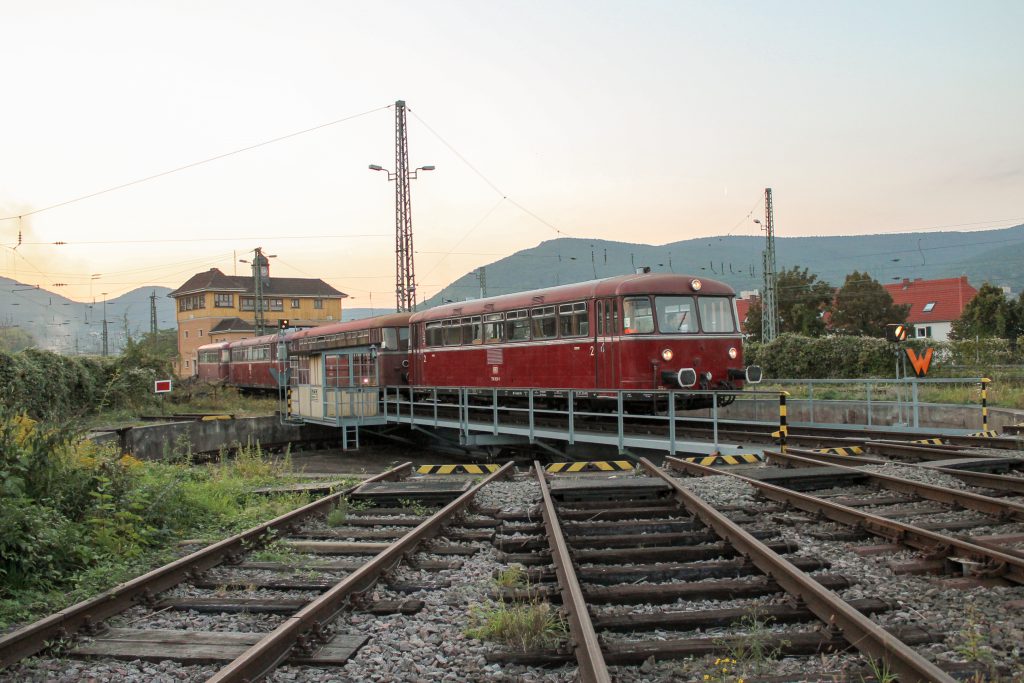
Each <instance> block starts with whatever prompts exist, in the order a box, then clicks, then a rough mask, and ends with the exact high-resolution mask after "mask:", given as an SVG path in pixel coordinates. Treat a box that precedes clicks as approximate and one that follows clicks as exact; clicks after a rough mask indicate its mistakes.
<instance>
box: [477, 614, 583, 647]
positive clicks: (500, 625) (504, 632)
mask: <svg viewBox="0 0 1024 683" xmlns="http://www.w3.org/2000/svg"><path fill="white" fill-rule="evenodd" d="M469 621H470V627H469V628H467V629H466V631H465V633H466V635H467V636H469V637H470V638H476V639H478V640H486V641H491V642H495V643H500V644H502V645H505V646H507V647H510V648H513V649H516V650H519V651H521V652H529V651H531V650H538V649H543V648H549V647H554V646H556V645H558V643H559V642H561V641H562V640H563V639H564V638H565V634H566V626H565V621H563V619H562V617H561V615H560V614H559V613H558V610H556V609H555V608H554V607H552V605H551V603H549V602H525V603H512V604H508V603H506V602H504V601H501V602H499V603H498V604H497V605H495V606H494V607H490V608H488V607H484V606H482V605H473V606H471V607H470V610H469Z"/></svg>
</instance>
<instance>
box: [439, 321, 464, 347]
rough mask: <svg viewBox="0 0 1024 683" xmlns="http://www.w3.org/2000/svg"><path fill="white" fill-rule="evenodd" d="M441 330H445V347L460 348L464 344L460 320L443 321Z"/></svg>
mask: <svg viewBox="0 0 1024 683" xmlns="http://www.w3.org/2000/svg"><path fill="white" fill-rule="evenodd" d="M441 329H442V330H444V345H445V346H458V345H460V344H461V343H462V325H461V324H460V322H459V319H458V318H456V319H455V320H442V321H441Z"/></svg>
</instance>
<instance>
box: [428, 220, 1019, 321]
mask: <svg viewBox="0 0 1024 683" xmlns="http://www.w3.org/2000/svg"><path fill="white" fill-rule="evenodd" d="M764 242H765V241H764V237H756V236H722V237H702V238H698V239H691V240H683V241H680V242H672V243H669V244H664V245H650V244H632V243H628V242H613V241H608V240H588V239H577V238H561V239H555V240H550V241H547V242H542V243H541V244H539V245H537V246H536V247H533V248H531V249H524V250H522V251H519V252H516V253H515V254H512V255H511V256H507V257H505V258H503V259H500V260H498V261H495V262H493V263H490V264H487V265H486V266H485V270H486V282H487V294H488V295H489V296H494V295H496V294H506V293H510V292H518V291H524V290H528V289H539V288H541V287H550V286H553V285H557V284H566V283H569V282H581V281H584V280H593V279H595V278H601V277H611V276H613V275H622V274H625V273H631V272H634V271H635V269H636V268H638V267H641V266H650V267H651V268H652V269H653V270H656V271H672V272H676V273H684V274H688V275H699V276H703V277H709V278H713V279H716V280H721V281H724V282H726V283H728V284H730V285H731V286H732V287H734V288H735V289H736V290H737V291H744V290H755V289H760V288H761V282H762V266H761V261H762V256H761V254H762V250H763V249H764ZM775 250H776V262H777V265H778V268H779V269H780V270H782V269H784V268H789V267H792V266H800V267H801V268H804V267H806V268H808V269H809V270H810V271H811V272H813V273H817V275H818V277H819V278H820V279H822V280H825V281H826V282H829V283H831V284H832V285H835V286H839V285H841V284H842V283H843V280H844V278H845V276H846V275H847V274H848V273H851V272H853V271H855V270H857V271H860V272H864V271H867V272H868V273H870V274H871V276H872V277H874V278H875V279H876V280H878V281H879V282H881V283H882V284H885V283H887V282H893V281H898V280H901V279H903V278H908V279H914V278H923V279H932V278H945V277H959V276H960V275H967V277H968V279H969V280H970V282H971V284H972V285H974V286H975V287H977V286H979V285H981V284H982V283H984V282H990V283H992V284H995V285H1007V286H1009V287H1011V288H1012V290H1013V291H1014V292H1018V291H1020V290H1022V289H1024V224H1022V225H1018V226H1015V227H1012V228H1003V229H999V230H979V231H975V232H922V233H894V234H880V235H847V236H836V237H776V240H775ZM479 296H480V280H479V278H478V276H477V272H476V271H473V272H470V273H466V274H465V275H463V276H462V277H460V278H459V279H457V280H456V281H455V282H453V283H452V284H450V285H448V286H447V287H445V288H444V289H443V290H441V291H440V292H439V293H438V294H436V295H434V296H433V297H431V298H430V299H428V300H427V301H426V302H424V303H423V304H421V306H422V307H429V306H436V305H438V304H440V303H441V302H442V301H443V300H445V299H450V300H452V301H459V300H463V299H467V298H477V297H479Z"/></svg>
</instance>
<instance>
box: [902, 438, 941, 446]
mask: <svg viewBox="0 0 1024 683" xmlns="http://www.w3.org/2000/svg"><path fill="white" fill-rule="evenodd" d="M910 443H927V444H932V445H934V446H941V445H942V444H944V443H946V442H945V441H943V440H942V439H940V438H938V437H935V438H934V439H917V440H915V441H911V442H910Z"/></svg>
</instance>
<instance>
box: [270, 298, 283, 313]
mask: <svg viewBox="0 0 1024 683" xmlns="http://www.w3.org/2000/svg"><path fill="white" fill-rule="evenodd" d="M267 310H268V311H283V310H284V299H267Z"/></svg>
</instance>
